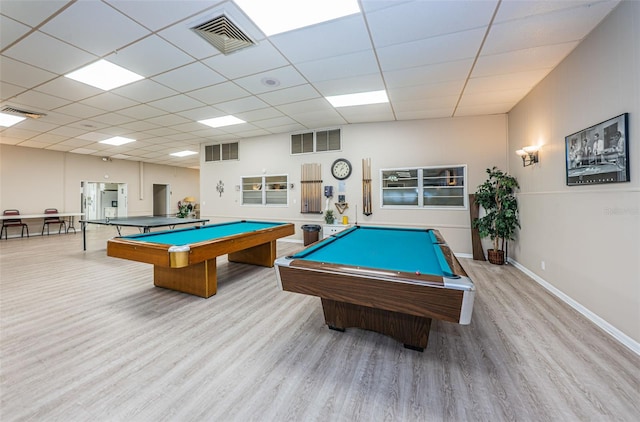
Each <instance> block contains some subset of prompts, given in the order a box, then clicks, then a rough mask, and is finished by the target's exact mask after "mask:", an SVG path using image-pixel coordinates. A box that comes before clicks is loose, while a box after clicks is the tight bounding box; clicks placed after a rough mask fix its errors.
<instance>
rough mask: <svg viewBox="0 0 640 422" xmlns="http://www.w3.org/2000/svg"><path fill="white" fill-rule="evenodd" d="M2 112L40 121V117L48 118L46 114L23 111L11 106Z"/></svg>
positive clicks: (4, 108)
mask: <svg viewBox="0 0 640 422" xmlns="http://www.w3.org/2000/svg"><path fill="white" fill-rule="evenodd" d="M0 111H2V112H3V113H9V114H18V115H20V116H24V117H29V118H31V119H39V118H40V117H43V116H46V114H44V113H38V112H37V111H28V110H21V109H19V108H15V107H10V106H5V107H3V108H2V110H0Z"/></svg>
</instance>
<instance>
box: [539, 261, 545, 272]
mask: <svg viewBox="0 0 640 422" xmlns="http://www.w3.org/2000/svg"><path fill="white" fill-rule="evenodd" d="M546 267H547V265H546V264H545V263H544V261H540V268H542V269H543V270H546V269H547V268H546Z"/></svg>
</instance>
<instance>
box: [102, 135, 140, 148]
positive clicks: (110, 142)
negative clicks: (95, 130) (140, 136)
mask: <svg viewBox="0 0 640 422" xmlns="http://www.w3.org/2000/svg"><path fill="white" fill-rule="evenodd" d="M135 141H136V140H135V139H130V138H123V137H122V136H115V137H113V138H109V139H105V140H104V141H100V143H101V144H107V145H114V146H120V145H124V144H128V143H130V142H135Z"/></svg>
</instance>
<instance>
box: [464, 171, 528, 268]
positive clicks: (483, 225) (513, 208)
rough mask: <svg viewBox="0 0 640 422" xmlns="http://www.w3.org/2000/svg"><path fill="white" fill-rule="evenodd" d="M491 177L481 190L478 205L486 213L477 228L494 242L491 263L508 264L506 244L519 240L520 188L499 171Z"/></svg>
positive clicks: (476, 223) (491, 173)
mask: <svg viewBox="0 0 640 422" xmlns="http://www.w3.org/2000/svg"><path fill="white" fill-rule="evenodd" d="M487 174H488V175H489V177H488V178H487V180H486V181H485V182H484V183H483V184H481V185H480V186H478V191H477V192H476V194H475V196H476V202H477V203H478V204H479V205H480V206H481V207H482V208H484V210H485V215H484V216H483V217H480V218H476V219H475V220H474V222H473V227H475V228H477V229H478V232H479V233H480V236H481V237H489V238H490V239H491V240H492V241H493V249H489V250H488V257H489V262H491V263H492V264H504V262H505V254H504V248H505V242H506V241H507V240H513V239H514V238H515V233H516V228H519V227H520V222H519V221H518V201H517V199H516V195H515V190H516V189H518V188H519V187H520V185H518V181H517V180H516V179H515V177H513V176H510V175H508V174H507V173H504V172H502V170H500V169H498V168H497V167H493V168H492V169H487Z"/></svg>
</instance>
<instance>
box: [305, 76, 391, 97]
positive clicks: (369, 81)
mask: <svg viewBox="0 0 640 422" xmlns="http://www.w3.org/2000/svg"><path fill="white" fill-rule="evenodd" d="M313 85H314V86H315V88H316V89H317V90H318V91H319V92H320V94H321V95H323V96H325V97H328V96H331V95H342V94H355V93H358V92H368V91H380V90H383V89H385V87H384V81H383V80H382V76H381V75H380V74H379V73H372V74H370V75H362V76H357V77H352V78H342V79H333V80H330V81H322V82H316V83H315V84H313Z"/></svg>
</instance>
